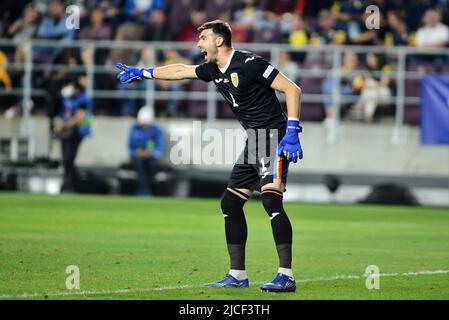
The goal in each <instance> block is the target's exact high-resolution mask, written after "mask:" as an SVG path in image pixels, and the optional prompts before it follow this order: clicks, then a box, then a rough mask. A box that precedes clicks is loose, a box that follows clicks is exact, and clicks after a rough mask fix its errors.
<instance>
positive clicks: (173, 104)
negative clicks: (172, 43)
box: [156, 49, 192, 116]
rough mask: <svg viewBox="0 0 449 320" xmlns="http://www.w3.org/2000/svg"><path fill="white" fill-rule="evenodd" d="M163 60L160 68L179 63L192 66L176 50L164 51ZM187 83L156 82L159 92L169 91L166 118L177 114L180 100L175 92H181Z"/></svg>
mask: <svg viewBox="0 0 449 320" xmlns="http://www.w3.org/2000/svg"><path fill="white" fill-rule="evenodd" d="M164 55H165V60H164V61H163V62H162V66H166V65H170V64H175V63H181V64H186V65H190V64H192V63H191V61H190V60H188V59H186V58H184V57H182V56H181V55H180V54H179V52H178V51H177V50H174V49H169V50H165V51H164ZM187 82H188V80H180V81H166V80H157V82H156V83H157V87H158V89H160V90H167V91H170V99H169V100H168V103H167V110H166V113H167V115H168V116H175V115H177V113H178V105H179V103H180V100H179V98H178V95H177V92H178V91H182V90H183V88H184V85H185V84H186V83H187Z"/></svg>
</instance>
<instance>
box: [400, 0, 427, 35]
mask: <svg viewBox="0 0 449 320" xmlns="http://www.w3.org/2000/svg"><path fill="white" fill-rule="evenodd" d="M434 2H435V0H415V1H405V5H404V6H403V8H404V11H405V13H406V14H405V22H406V24H407V28H408V30H410V31H412V30H413V31H414V30H417V29H418V28H419V26H420V25H421V22H422V17H423V15H424V13H425V12H426V11H427V10H428V9H430V8H431V7H433V5H434Z"/></svg>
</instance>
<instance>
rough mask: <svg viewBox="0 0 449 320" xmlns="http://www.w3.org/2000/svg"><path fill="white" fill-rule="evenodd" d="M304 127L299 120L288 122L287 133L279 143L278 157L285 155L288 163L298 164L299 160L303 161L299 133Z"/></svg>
mask: <svg viewBox="0 0 449 320" xmlns="http://www.w3.org/2000/svg"><path fill="white" fill-rule="evenodd" d="M300 132H302V127H301V126H300V125H299V120H288V121H287V133H286V134H285V136H284V137H283V138H282V140H281V142H279V146H278V155H279V156H281V155H284V156H285V157H286V158H287V160H288V161H290V162H291V161H293V162H294V163H296V162H297V161H298V159H302V149H301V143H300V142H299V133H300Z"/></svg>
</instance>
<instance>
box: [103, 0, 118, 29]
mask: <svg viewBox="0 0 449 320" xmlns="http://www.w3.org/2000/svg"><path fill="white" fill-rule="evenodd" d="M121 2H122V0H99V4H98V7H99V8H101V10H103V17H104V20H105V22H106V23H109V24H110V25H111V26H112V28H113V32H115V29H116V27H117V25H118V24H119V23H120V22H121V18H122V12H121V9H120V4H121Z"/></svg>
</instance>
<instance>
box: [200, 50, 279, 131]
mask: <svg viewBox="0 0 449 320" xmlns="http://www.w3.org/2000/svg"><path fill="white" fill-rule="evenodd" d="M195 71H196V75H197V76H198V78H199V79H201V80H203V81H206V82H210V81H214V83H215V85H216V86H217V88H218V91H219V92H220V93H221V94H222V95H223V97H224V98H225V100H226V101H227V102H228V104H229V105H230V106H231V108H232V111H233V112H234V114H235V115H236V118H237V119H238V121H239V122H240V123H241V124H242V126H243V128H245V129H281V128H285V126H286V121H287V116H286V114H285V112H284V111H283V109H282V107H281V104H280V103H279V100H278V99H277V97H276V93H275V90H274V89H272V88H271V87H270V85H271V83H272V82H273V80H274V78H276V76H277V75H278V74H279V71H278V70H277V69H276V68H274V67H273V66H272V65H271V64H269V63H268V62H267V61H266V60H264V59H263V58H262V57H260V56H258V55H255V54H253V53H251V52H247V51H239V50H235V51H234V55H233V56H232V58H231V61H230V63H229V66H228V68H227V69H226V70H225V72H221V71H220V69H219V68H218V66H217V65H216V64H215V63H204V64H202V65H199V66H198V67H197V68H196V69H195Z"/></svg>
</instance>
